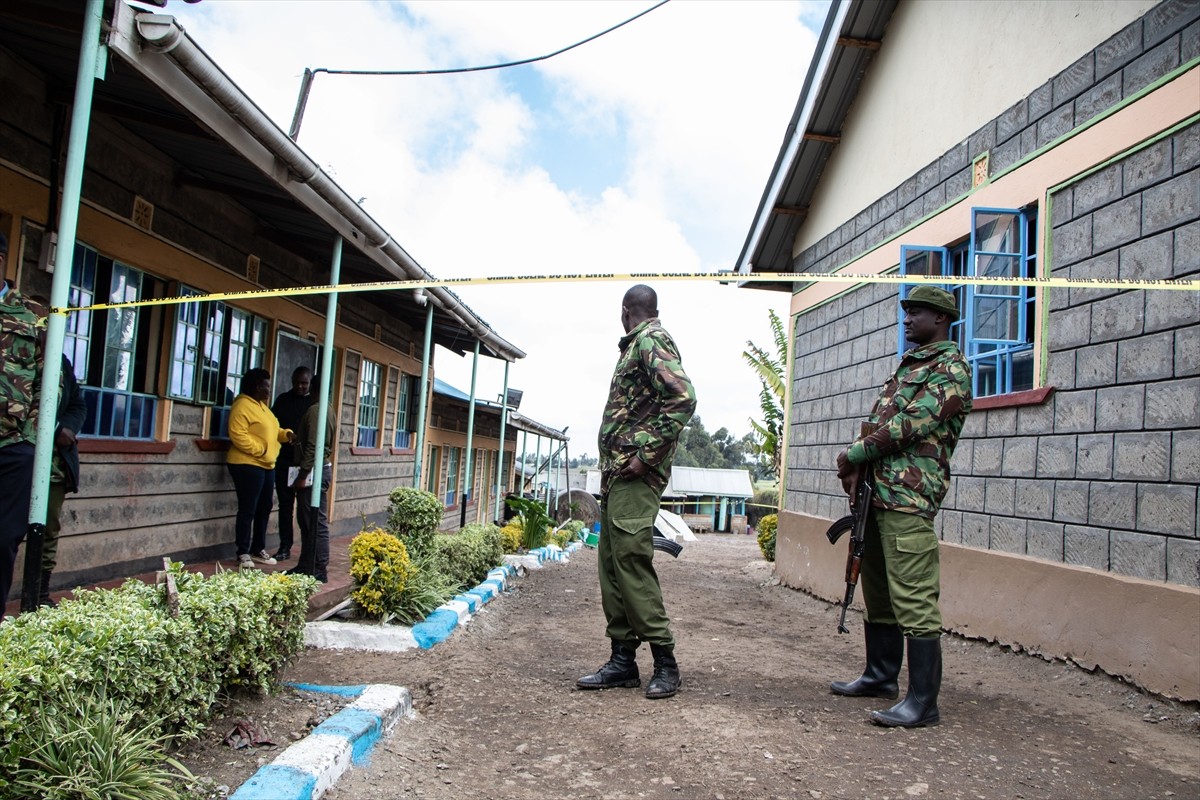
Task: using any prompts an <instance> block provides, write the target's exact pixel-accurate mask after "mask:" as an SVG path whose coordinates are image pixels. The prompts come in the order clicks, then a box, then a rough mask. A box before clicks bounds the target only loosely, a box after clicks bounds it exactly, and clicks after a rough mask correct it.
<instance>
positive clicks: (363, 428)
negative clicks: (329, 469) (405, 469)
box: [356, 358, 383, 447]
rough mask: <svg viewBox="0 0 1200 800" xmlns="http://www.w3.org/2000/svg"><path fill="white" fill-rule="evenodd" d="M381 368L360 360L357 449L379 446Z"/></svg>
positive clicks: (373, 363) (370, 362)
mask: <svg viewBox="0 0 1200 800" xmlns="http://www.w3.org/2000/svg"><path fill="white" fill-rule="evenodd" d="M382 380H383V367H381V366H380V365H379V364H376V363H375V362H374V361H370V360H368V359H365V358H364V359H363V360H362V366H361V367H360V369H359V379H358V436H357V437H356V442H357V444H358V446H359V447H378V446H379V402H380V393H381V392H380V385H381V383H382Z"/></svg>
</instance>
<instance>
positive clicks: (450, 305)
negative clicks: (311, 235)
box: [135, 14, 525, 361]
mask: <svg viewBox="0 0 1200 800" xmlns="http://www.w3.org/2000/svg"><path fill="white" fill-rule="evenodd" d="M135 25H136V27H137V33H138V35H139V36H140V37H141V39H142V42H143V44H144V45H145V48H146V49H147V50H149V51H150V52H152V53H157V54H160V55H163V56H165V57H167V58H169V59H170V60H171V61H173V62H174V63H175V64H176V65H177V66H178V67H179V68H180V69H181V70H183V72H184V73H186V74H187V75H188V76H189V77H190V78H191V79H192V80H193V81H195V83H196V84H197V85H198V86H201V87H202V88H203V89H204V90H205V92H207V93H208V94H209V96H210V97H212V98H213V100H215V101H216V102H217V103H218V104H219V105H220V106H221V107H222V108H224V109H225V110H226V112H228V113H229V115H230V116H232V117H233V118H234V119H236V120H237V121H238V122H240V123H241V124H242V125H244V126H245V128H246V130H247V131H249V132H250V133H251V134H252V135H253V136H254V138H255V139H257V140H258V141H259V142H260V143H261V144H262V145H263V146H264V147H265V148H266V149H267V150H269V151H270V152H271V153H272V154H273V155H274V156H275V157H276V158H278V159H279V161H280V162H281V163H282V164H283V165H284V166H285V167H286V168H287V170H288V172H289V173H290V176H291V178H292V179H294V180H296V181H298V182H300V183H303V184H305V185H307V186H308V187H309V188H311V189H312V190H313V192H315V193H316V194H317V196H319V197H320V198H321V199H322V200H323V201H325V203H327V204H328V205H329V207H330V208H332V209H333V210H334V211H336V212H337V213H338V214H339V215H340V216H341V217H342V218H343V219H344V220H346V221H347V222H349V223H350V225H352V226H353V227H354V228H356V229H357V231H355V232H352V234H354V233H357V232H361V234H362V238H363V239H364V241H362V242H361V243H360V244H359V247H360V249H362V251H363V252H364V253H366V254H368V255H370V254H371V252H372V251H377V252H378V253H379V255H380V256H381V257H382V258H383V259H384V262H386V263H380V265H381V266H383V267H384V268H385V269H387V270H388V271H389V272H391V273H392V274H393V275H396V276H397V277H399V278H401V279H405V280H435V278H434V277H433V276H432V275H430V274H429V273H428V272H426V271H425V270H424V268H422V267H421V266H420V265H419V264H417V262H416V260H415V259H413V257H412V256H410V255H409V254H408V253H407V252H406V251H405V250H404V248H402V247H401V246H400V245H398V244H397V243H396V242H395V241H393V240H392V237H391V236H390V235H389V234H388V232H387V231H386V230H384V229H383V227H382V226H380V225H379V223H377V222H376V221H375V220H374V219H372V218H371V216H370V215H369V214H367V213H366V212H365V211H364V210H363V209H362V207H361V206H359V205H358V204H357V203H356V202H354V200H352V199H351V198H350V196H349V195H348V194H346V192H345V190H343V189H342V188H341V187H340V186H338V185H337V184H336V183H335V182H334V181H333V179H332V178H330V177H329V176H328V175H327V174H325V172H324V171H323V170H322V169H321V168H320V167H319V166H317V164H316V162H314V161H313V160H312V159H311V158H309V156H308V154H307V153H305V152H304V151H303V150H301V149H300V147H299V146H298V145H297V144H296V143H295V142H294V141H292V140H291V139H290V138H288V136H287V134H285V133H284V132H283V131H282V130H280V129H279V128H278V127H277V126H276V125H275V123H274V122H272V121H271V119H270V117H268V116H267V115H266V114H265V113H263V111H262V109H260V108H259V107H258V106H257V105H256V104H255V103H254V102H253V101H252V100H250V98H249V97H247V96H246V95H245V94H243V93H242V91H241V90H240V89H239V88H238V87H237V85H236V84H234V83H233V81H232V80H230V78H229V76H228V75H226V74H225V73H224V72H223V71H222V70H221V68H220V67H218V66H217V65H216V63H215V62H213V60H212V59H211V58H209V56H208V54H207V53H205V52H204V51H203V50H202V49H201V48H200V46H199V45H197V44H196V43H195V42H193V41H192V40H191V38H190V37H189V36H188V35H187V34H186V33H185V32H184V30H183V28H182V27H181V26H180V25H179V23H178V22H177V21H176V19H175V18H174V17H172V16H170V15H167V14H138V15H137V16H136V21H135ZM284 188H286V186H285V187H284ZM350 238H352V239H357V238H358V237H357V236H355V235H352V236H351V237H350ZM428 292H429V294H430V295H431V299H433V300H434V301H435V302H436V304H437V305H438V306H440V307H441V308H442V309H444V310H445V311H446V313H448V314H449V315H450V316H452V317H453V318H455V319H457V320H458V321H459V323H461V324H462V325H463V327H464V328H466V329H467V330H468V331H470V332H471V333H472V335H474V336H475V337H476V338H478V339H479V340H481V341H482V342H483V344H485V345H486V346H487V347H488V349H489V350H490V351H491V352H492V353H494V354H495V355H496V356H497V357H498V358H502V359H504V360H505V361H515V360H516V359H518V358H524V357H525V353H524V351H522V350H520V349H519V348H517V347H516V346H515V345H513V344H511V343H510V342H507V341H505V340H504V339H503V338H502V337H500V336H499V335H498V334H496V332H495V331H493V330H492V329H491V328H490V327H489V326H488V325H487V323H485V322H484V321H483V320H481V319H480V318H479V317H477V316H476V315H475V314H474V313H473V312H472V311H471V310H470V309H468V308H467V307H466V306H465V305H463V303H462V301H460V300H459V299H458V298H457V297H456V296H455V295H454V293H453V292H451V291H449V290H448V289H446V288H445V287H434V288H431V289H429V290H428Z"/></svg>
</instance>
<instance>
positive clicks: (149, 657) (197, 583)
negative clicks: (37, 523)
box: [0, 564, 317, 798]
mask: <svg viewBox="0 0 1200 800" xmlns="http://www.w3.org/2000/svg"><path fill="white" fill-rule="evenodd" d="M172 572H174V573H175V574H176V575H177V585H178V588H179V616H178V617H172V616H170V615H169V614H168V613H167V611H166V608H165V601H164V599H163V591H162V589H161V588H158V587H154V586H147V585H146V584H143V583H141V582H140V581H128V582H126V583H125V585H124V586H122V587H120V588H118V589H113V590H105V589H97V590H91V591H81V592H80V593H79V594H78V595H77V596H76V598H75V599H74V600H68V601H65V602H63V603H61V604H59V606H58V607H56V608H44V609H41V610H40V611H38V612H36V613H32V614H22V615H21V616H19V617H17V618H16V619H14V620H11V621H8V622H5V623H4V624H3V625H0V798H8V797H26V796H28V795H27V794H26V793H24V792H20V791H15V790H14V789H13V788H12V786H11V785H10V784H9V783H8V780H7V776H9V775H11V774H12V772H13V770H14V769H16V767H17V766H18V764H19V763H20V759H21V758H22V757H25V756H29V755H30V754H31V753H33V751H34V748H35V747H36V745H37V744H39V741H38V740H36V739H34V738H32V737H33V736H34V731H33V729H32V726H30V725H29V724H28V723H29V721H30V720H32V719H34V718H35V717H37V716H39V715H49V716H54V715H56V714H73V713H75V712H74V711H73V710H72V707H71V706H70V705H69V703H71V702H72V701H75V700H82V699H84V698H89V697H90V698H109V699H111V700H112V701H113V703H115V704H116V706H117V707H119V708H120V709H122V714H124V715H127V717H128V718H127V719H126V720H125V722H128V724H129V725H130V726H132V729H133V730H145V731H146V732H147V733H148V735H151V736H153V737H157V738H161V737H165V736H178V737H181V738H190V737H192V736H194V735H196V734H197V733H198V732H199V731H200V730H202V729H203V726H204V721H205V719H206V718H207V716H208V713H209V709H210V708H211V706H212V704H213V701H214V700H215V699H216V696H217V694H218V692H221V691H225V690H229V689H232V688H234V687H245V688H249V689H254V690H258V691H269V690H270V688H271V685H272V682H273V680H274V676H275V675H276V674H277V672H278V670H279V668H280V667H281V666H282V665H283V664H284V663H285V662H286V661H287V660H288V659H289V658H291V657H292V656H294V655H295V654H296V653H297V652H299V650H300V648H301V647H302V646H303V637H304V617H305V614H306V612H307V610H308V598H309V597H310V596H311V595H312V594H313V592H315V591H316V587H317V583H316V581H315V580H313V579H311V578H307V577H289V576H287V575H283V574H281V573H280V574H273V575H268V574H265V573H262V572H259V571H257V570H241V571H237V572H222V573H218V574H217V575H214V576H212V577H211V578H205V577H203V576H201V575H198V574H185V573H184V572H183V571H182V567H181V565H178V564H176V565H173V566H172Z"/></svg>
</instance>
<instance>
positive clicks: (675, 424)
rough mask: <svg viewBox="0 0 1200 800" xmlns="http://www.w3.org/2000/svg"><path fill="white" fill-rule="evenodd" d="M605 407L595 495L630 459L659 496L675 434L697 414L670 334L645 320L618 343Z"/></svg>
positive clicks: (605, 490) (664, 484) (668, 474)
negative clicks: (639, 464)
mask: <svg viewBox="0 0 1200 800" xmlns="http://www.w3.org/2000/svg"><path fill="white" fill-rule="evenodd" d="M620 349H621V357H620V358H619V359H618V360H617V366H616V367H615V368H614V369H613V376H612V385H611V387H610V388H609V390H608V404H607V405H605V407H604V419H603V421H602V422H601V423H600V475H601V478H600V493H601V494H608V487H609V485H610V484H611V483H612V481H613V480H614V478H615V477H616V474H617V472H618V471H619V470H620V469H621V468H622V467H623V466H625V464H626V463H627V462H628V461H629V460H630V459H631V458H633V457H634V456H637V457H638V458H640V459H641V460H642V461H644V462H645V463H646V465H647V466H648V467H649V468H650V470H649V472H647V473H646V475H645V477H644V478H643V479H644V480H645V481H646V483H647V484H648V485H649V486H650V487H652V488H654V489H656V490H658V491H659V492H661V491H662V490H663V489H665V488H666V487H667V481H668V479H670V477H671V459H672V458H673V457H674V456H675V444H676V442H678V441H679V434H681V433H682V432H683V428H684V426H685V425H687V424H688V420H690V419H691V418H692V414H693V413H694V412H695V410H696V390H695V389H694V388H693V387H692V382H691V380H690V379H689V378H688V376H687V373H686V372H684V371H683V363H682V362H681V361H680V358H679V350H678V348H676V347H675V341H674V340H673V339H672V338H671V334H669V333H667V332H666V330H665V329H664V328H663V326H662V324H661V323H660V322H659V321H658V319H648V320H646V321H645V322H643V323H642V324H640V325H638V326H637V327H636V328H634V329H633V330H632V331H630V332H629V333H627V334H626V335H625V336H623V337H621V341H620Z"/></svg>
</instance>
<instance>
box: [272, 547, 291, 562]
mask: <svg viewBox="0 0 1200 800" xmlns="http://www.w3.org/2000/svg"><path fill="white" fill-rule="evenodd" d="M271 558H274V559H275V560H276V561H291V560H292V551H291V550H284V549H283V548H282V547H281V548H279V550H278V551H276V553H275V555H273V556H271Z"/></svg>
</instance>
